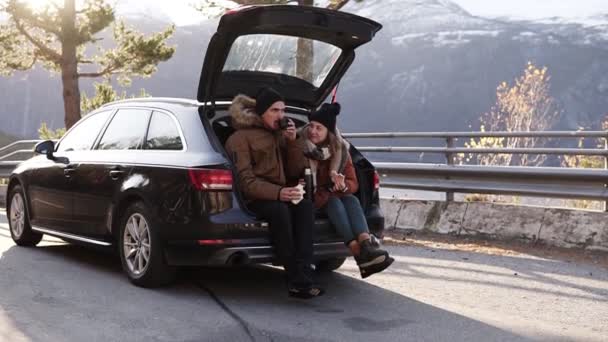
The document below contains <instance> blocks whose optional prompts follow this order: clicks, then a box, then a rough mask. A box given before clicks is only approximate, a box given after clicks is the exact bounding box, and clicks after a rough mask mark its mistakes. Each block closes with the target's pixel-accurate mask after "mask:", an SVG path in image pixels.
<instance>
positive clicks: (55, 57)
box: [14, 19, 61, 64]
mask: <svg viewBox="0 0 608 342" xmlns="http://www.w3.org/2000/svg"><path fill="white" fill-rule="evenodd" d="M14 21H15V27H16V28H17V30H18V31H19V33H21V34H22V35H23V36H24V37H25V38H26V39H27V40H28V41H29V42H30V43H32V44H33V45H34V46H35V47H37V48H38V50H40V52H42V53H43V54H44V55H45V57H47V58H48V59H50V60H52V61H53V62H55V63H57V64H60V63H61V55H60V54H59V53H58V52H57V51H55V50H53V49H51V48H49V47H46V46H45V45H44V44H43V43H42V42H41V41H39V40H37V39H36V38H34V37H33V36H32V35H31V34H30V33H29V32H27V30H26V29H25V27H23V25H22V24H21V23H20V22H19V20H17V19H14Z"/></svg>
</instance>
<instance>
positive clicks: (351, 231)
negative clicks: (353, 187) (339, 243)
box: [327, 195, 369, 245]
mask: <svg viewBox="0 0 608 342" xmlns="http://www.w3.org/2000/svg"><path fill="white" fill-rule="evenodd" d="M327 216H329V220H330V221H331V223H332V224H333V226H334V227H336V230H337V231H338V234H340V235H341V236H342V237H343V238H344V243H345V244H347V245H348V243H350V242H351V241H353V240H357V238H358V237H359V235H360V234H362V233H369V228H368V226H367V220H366V219H365V214H364V213H363V208H361V203H359V199H358V198H357V197H355V196H353V195H346V196H343V197H334V196H332V197H330V198H329V201H328V202H327Z"/></svg>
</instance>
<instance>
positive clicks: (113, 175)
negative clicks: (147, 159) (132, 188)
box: [110, 170, 125, 180]
mask: <svg viewBox="0 0 608 342" xmlns="http://www.w3.org/2000/svg"><path fill="white" fill-rule="evenodd" d="M124 173H125V172H124V171H122V170H111V171H110V177H111V178H112V179H114V180H116V179H118V178H119V177H120V176H122V175H123V174H124Z"/></svg>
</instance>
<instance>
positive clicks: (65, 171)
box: [63, 168, 76, 178]
mask: <svg viewBox="0 0 608 342" xmlns="http://www.w3.org/2000/svg"><path fill="white" fill-rule="evenodd" d="M74 171H76V169H74V168H65V169H63V175H64V176H66V177H67V178H70V177H72V174H73V173H74Z"/></svg>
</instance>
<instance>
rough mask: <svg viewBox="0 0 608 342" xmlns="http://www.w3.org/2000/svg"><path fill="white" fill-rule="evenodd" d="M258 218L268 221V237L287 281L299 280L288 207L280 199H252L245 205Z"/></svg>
mask: <svg viewBox="0 0 608 342" xmlns="http://www.w3.org/2000/svg"><path fill="white" fill-rule="evenodd" d="M247 207H248V208H249V209H251V210H252V211H253V212H254V213H255V214H256V215H257V216H258V217H259V218H260V219H263V220H266V221H268V224H269V226H270V227H269V228H270V238H271V239H272V243H273V245H274V248H275V250H276V253H277V255H278V257H279V261H280V262H281V263H282V264H283V267H284V268H285V271H286V272H287V280H288V282H294V281H299V279H298V278H299V277H298V273H299V272H298V267H297V263H296V254H295V250H296V248H295V247H296V246H295V245H294V240H293V232H292V221H291V213H290V210H289V207H288V205H287V204H286V203H283V202H280V201H262V200H259V201H254V202H252V203H250V204H249V205H248V206H247Z"/></svg>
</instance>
